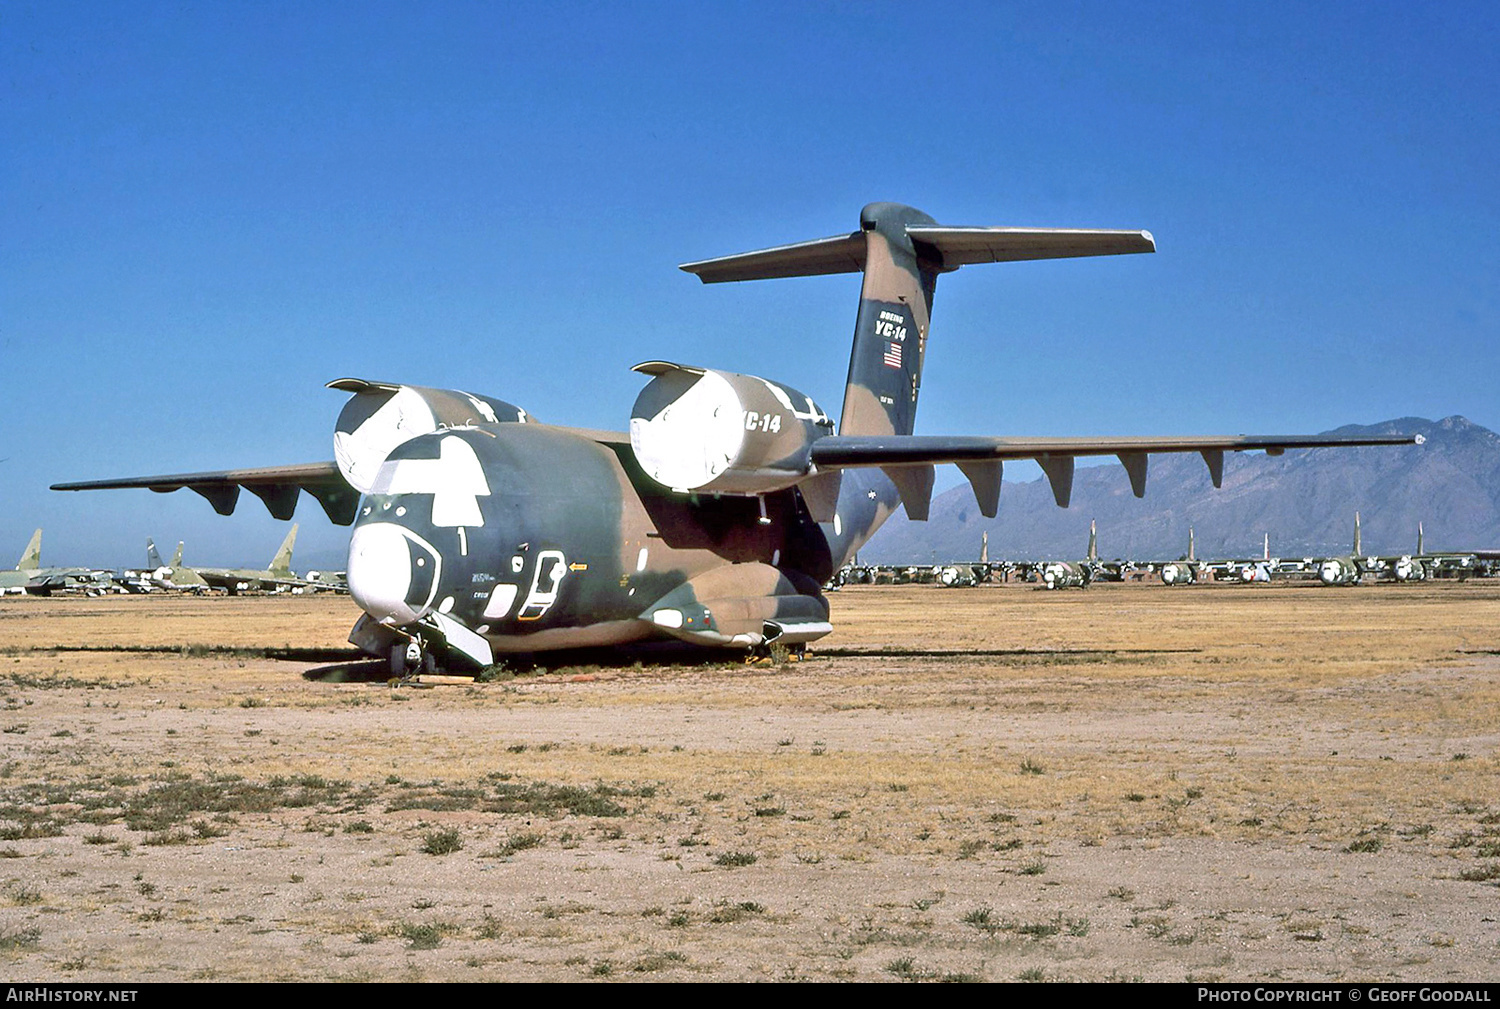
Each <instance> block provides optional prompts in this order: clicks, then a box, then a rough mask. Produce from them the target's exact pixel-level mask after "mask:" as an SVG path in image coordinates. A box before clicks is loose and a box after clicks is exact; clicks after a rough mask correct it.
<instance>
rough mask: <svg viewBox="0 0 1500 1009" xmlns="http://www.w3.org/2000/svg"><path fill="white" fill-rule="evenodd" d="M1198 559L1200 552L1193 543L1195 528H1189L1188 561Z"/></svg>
mask: <svg viewBox="0 0 1500 1009" xmlns="http://www.w3.org/2000/svg"><path fill="white" fill-rule="evenodd" d="M1197 559H1198V551H1197V548H1196V546H1195V544H1194V542H1193V527H1192V526H1188V560H1190V561H1196V560H1197Z"/></svg>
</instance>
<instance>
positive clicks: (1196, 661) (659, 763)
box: [0, 581, 1500, 981]
mask: <svg viewBox="0 0 1500 1009" xmlns="http://www.w3.org/2000/svg"><path fill="white" fill-rule="evenodd" d="M831 599H832V603H833V611H834V612H833V619H834V624H835V626H836V628H837V630H836V631H835V632H834V634H833V635H832V636H830V637H828V638H826V639H824V640H823V641H821V642H818V643H817V644H816V645H815V646H814V647H813V648H812V649H811V651H810V654H809V656H808V658H807V660H806V661H803V662H800V663H787V664H784V665H746V664H744V663H741V662H713V663H705V662H682V661H676V662H658V661H651V660H647V661H638V660H636V659H631V660H629V661H613V662H609V661H606V662H598V661H596V660H591V661H589V662H587V663H578V662H574V664H571V665H558V664H557V663H558V662H560V661H571V660H552V659H547V658H542V659H540V660H539V661H540V662H542V663H550V665H549V666H547V667H545V668H544V667H543V666H541V665H538V666H536V667H532V668H516V669H512V670H507V671H503V672H501V673H499V674H498V675H495V676H494V677H493V678H491V679H489V680H488V681H487V682H481V683H474V684H470V685H443V686H429V687H413V686H400V687H392V686H390V685H388V684H387V683H386V682H385V681H384V678H383V675H382V674H381V673H380V671H379V667H378V666H372V665H370V664H368V663H361V662H359V661H358V660H357V658H356V657H355V656H354V655H353V654H352V652H351V651H350V649H349V647H348V646H347V645H346V644H345V641H344V639H345V635H346V634H347V631H348V628H349V626H350V625H351V624H352V622H353V620H354V618H355V616H356V615H357V613H356V610H355V607H354V606H353V604H352V603H350V602H349V601H348V600H347V599H337V598H329V597H320V598H286V597H264V598H247V597H239V598H206V599H199V598H160V597H125V598H107V599H87V598H54V599H31V598H14V597H7V598H6V599H4V600H3V601H0V707H3V711H0V729H3V734H0V964H3V969H4V972H5V973H6V975H7V977H8V978H10V979H12V980H59V981H89V980H100V981H106V980H109V981H121V980H127V981H128V980H134V981H184V980H218V981H225V980H350V981H360V980H376V981H378V980H399V981H409V980H513V979H514V980H635V979H640V980H684V981H688V980H758V979H810V980H831V979H848V980H864V981H876V980H883V981H920V980H993V981H1007V980H1045V981H1068V980H1121V981H1128V980H1137V979H1140V980H1148V981H1155V980H1165V981H1182V980H1188V979H1196V980H1225V981H1237V980H1258V979H1265V980H1282V981H1333V980H1342V981H1352V980H1492V979H1494V978H1495V977H1497V976H1500V924H1497V921H1500V888H1497V884H1500V780H1497V775H1496V764H1497V757H1500V582H1493V581H1491V582H1468V583H1441V584H1428V585H1420V586H1394V585H1392V586H1385V585H1382V586H1366V587H1363V588H1358V589H1317V588H1294V587H1285V586H1276V585H1272V586H1264V585H1258V586H1245V587H1235V588H1227V587H1222V588H1221V587H1214V586H1199V587H1191V588H1183V589H1166V588H1162V587H1160V586H1120V585H1096V586H1094V587H1093V588H1090V589H1088V590H1087V591H1073V592H1057V593H1049V592H1040V591H1034V590H1032V589H1031V588H1029V587H1022V586H1007V587H981V588H975V589H965V590H943V589H938V588H935V587H932V586H890V587H860V588H849V589H845V590H844V591H842V592H839V593H836V594H834V595H832V596H831Z"/></svg>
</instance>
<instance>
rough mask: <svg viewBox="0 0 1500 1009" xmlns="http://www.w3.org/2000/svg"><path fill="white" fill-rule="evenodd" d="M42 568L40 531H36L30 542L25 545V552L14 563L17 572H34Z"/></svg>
mask: <svg viewBox="0 0 1500 1009" xmlns="http://www.w3.org/2000/svg"><path fill="white" fill-rule="evenodd" d="M41 566H42V531H41V530H40V529H38V530H37V531H36V532H34V533H32V534H31V542H29V543H27V544H26V552H25V553H23V554H22V555H21V559H20V560H19V561H17V562H16V570H17V571H35V570H37V569H38V568H40V567H41Z"/></svg>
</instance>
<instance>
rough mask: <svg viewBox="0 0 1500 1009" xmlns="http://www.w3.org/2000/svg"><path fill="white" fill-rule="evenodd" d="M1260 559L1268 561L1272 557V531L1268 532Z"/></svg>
mask: <svg viewBox="0 0 1500 1009" xmlns="http://www.w3.org/2000/svg"><path fill="white" fill-rule="evenodd" d="M1260 559H1261V560H1263V561H1268V560H1270V559H1271V534H1270V533H1266V542H1265V545H1264V546H1263V547H1261V549H1260Z"/></svg>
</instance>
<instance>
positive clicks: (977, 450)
mask: <svg viewBox="0 0 1500 1009" xmlns="http://www.w3.org/2000/svg"><path fill="white" fill-rule="evenodd" d="M1422 441H1423V438H1422V436H1421V435H1408V434H1392V435H1354V436H1343V437H1339V436H1332V435H1310V436H1309V435H1223V436H1209V437H1201V438H1199V437H1184V438H1178V437H1148V438H988V437H971V436H948V435H831V436H829V437H827V438H820V439H818V440H817V441H816V442H814V443H813V445H812V463H813V465H814V466H815V467H816V468H817V469H819V470H825V471H826V470H838V469H847V468H851V467H857V466H879V467H881V468H882V469H884V470H885V471H886V474H887V475H888V476H889V477H890V478H891V480H892V482H894V483H895V484H896V487H897V489H898V490H899V491H900V492H901V499H902V503H903V504H904V505H906V510H907V513H908V515H909V516H910V517H911V518H914V519H925V518H926V517H927V505H928V499H929V498H930V496H931V492H932V477H931V471H932V467H933V466H934V465H936V464H938V463H954V464H956V465H957V466H958V468H959V469H960V470H961V471H962V472H963V474H964V476H965V477H967V478H968V480H969V484H970V486H972V487H973V488H974V497H975V499H976V500H977V501H978V502H979V510H980V511H981V512H983V513H984V515H985V516H986V517H988V518H993V517H994V516H995V514H996V512H998V511H999V507H1000V479H1001V472H1002V468H1003V465H1004V462H1005V460H1007V459H1034V460H1035V461H1036V462H1037V464H1038V465H1040V466H1041V467H1042V471H1043V472H1044V473H1046V475H1047V480H1048V481H1049V483H1050V484H1051V485H1052V496H1053V499H1054V500H1056V501H1057V504H1058V506H1059V507H1062V508H1066V507H1067V506H1068V502H1069V500H1071V498H1072V494H1073V467H1074V460H1075V459H1077V458H1078V457H1079V456H1100V455H1113V456H1117V457H1119V460H1120V462H1121V464H1122V465H1124V467H1125V471H1126V473H1127V474H1128V475H1129V476H1130V489H1131V490H1132V491H1134V492H1135V496H1136V497H1143V496H1145V493H1146V466H1147V459H1148V457H1149V456H1150V455H1151V454H1153V453H1158V452H1197V453H1198V454H1199V455H1201V456H1203V461H1204V462H1205V463H1206V464H1207V465H1208V471H1209V475H1210V476H1211V477H1212V478H1213V483H1214V486H1215V487H1218V486H1220V485H1221V484H1222V483H1223V480H1224V453H1225V452H1248V451H1255V450H1258V451H1263V452H1265V453H1266V454H1267V455H1281V454H1282V453H1283V452H1285V451H1286V450H1287V449H1289V448H1358V447H1361V446H1370V445H1420V444H1422Z"/></svg>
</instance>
